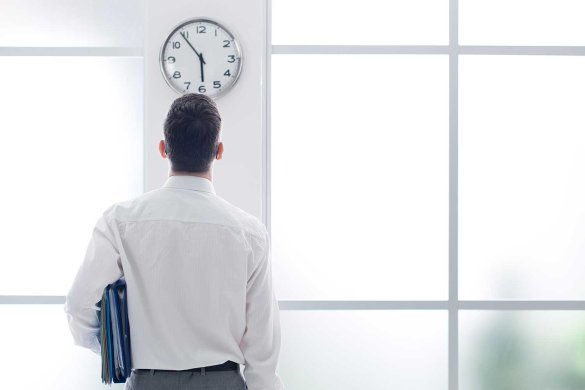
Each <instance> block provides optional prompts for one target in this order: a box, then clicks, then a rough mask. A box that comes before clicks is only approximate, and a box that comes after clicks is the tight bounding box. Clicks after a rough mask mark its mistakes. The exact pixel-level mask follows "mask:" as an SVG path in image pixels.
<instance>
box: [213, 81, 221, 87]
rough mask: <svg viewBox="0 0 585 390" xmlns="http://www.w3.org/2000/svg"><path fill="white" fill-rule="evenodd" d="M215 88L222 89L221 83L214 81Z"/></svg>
mask: <svg viewBox="0 0 585 390" xmlns="http://www.w3.org/2000/svg"><path fill="white" fill-rule="evenodd" d="M213 88H221V83H220V82H219V81H214V82H213Z"/></svg>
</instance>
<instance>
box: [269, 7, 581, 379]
mask: <svg viewBox="0 0 585 390" xmlns="http://www.w3.org/2000/svg"><path fill="white" fill-rule="evenodd" d="M270 6H271V12H269V13H268V15H269V20H268V25H269V26H271V29H270V32H271V34H272V35H271V37H272V38H271V40H269V44H268V50H269V53H271V54H272V55H271V56H270V57H269V59H270V63H269V64H268V65H269V66H268V69H269V75H270V77H269V83H270V84H269V88H268V89H269V93H270V94H269V96H270V99H269V103H270V105H269V107H270V111H269V113H268V116H269V118H270V129H269V131H268V138H269V139H268V141H269V142H268V145H269V150H268V161H269V162H270V164H269V168H268V172H267V174H268V178H269V183H270V185H269V186H268V188H269V194H268V195H269V196H268V199H269V204H270V208H269V211H270V212H269V225H270V230H271V233H272V240H273V255H274V256H273V268H274V275H275V281H276V282H275V285H276V289H277V294H278V296H279V298H280V299H281V302H280V304H281V309H283V310H284V311H283V316H282V318H283V320H282V321H283V328H284V330H285V331H283V337H289V338H294V341H292V340H290V341H287V340H284V341H283V351H282V361H283V362H282V364H281V367H282V368H281V373H282V376H283V380H284V381H285V383H298V386H301V382H300V381H301V379H306V376H308V377H309V378H310V380H304V381H303V382H302V387H303V389H304V390H313V389H315V390H316V389H319V390H328V389H336V388H339V387H340V386H345V385H347V384H348V383H353V382H352V380H353V378H354V377H353V376H352V375H351V374H348V375H347V376H345V375H344V374H343V373H344V372H345V371H346V370H347V372H351V367H356V370H358V372H360V373H362V374H363V373H364V372H369V371H368V370H369V369H370V368H371V367H375V369H374V370H373V372H372V373H369V374H364V375H361V376H360V378H364V377H367V381H368V383H367V386H366V387H368V388H393V387H396V388H400V387H404V388H405V387H408V388H412V389H428V388H434V389H450V390H457V389H462V390H463V389H483V388H485V389H496V388H498V389H503V388H514V389H533V388H535V387H537V386H539V385H540V384H543V383H544V384H546V386H547V387H549V388H555V389H563V390H570V389H573V388H581V387H583V386H584V385H585V374H584V372H585V371H584V370H583V354H582V345H583V339H584V338H583V337H584V335H585V321H584V320H583V316H584V311H585V301H584V297H585V289H584V288H583V283H582V281H583V280H584V279H585V265H584V264H585V262H584V261H583V259H584V256H585V246H584V245H583V242H584V241H583V237H584V235H585V231H584V230H583V229H584V228H585V209H584V208H583V202H582V201H581V199H583V198H584V197H585V187H584V186H583V180H582V177H583V169H582V167H583V166H585V161H584V160H583V157H582V156H583V150H585V138H584V136H583V134H585V122H584V120H583V116H582V107H585V95H584V94H583V92H582V91H583V90H585V78H584V77H583V72H582V69H583V67H584V66H585V63H584V62H583V61H584V56H585V47H584V46H583V45H585V30H584V29H583V23H581V19H580V18H579V16H580V15H582V14H583V11H584V8H583V7H584V6H583V2H581V1H576V0H563V1H559V2H553V1H539V2H532V1H528V0H526V1H525V0H514V1H487V0H450V1H448V2H447V1H432V2H425V1H413V2H410V1H408V2H407V1H398V0H397V1H386V2H383V1H373V0H372V1H370V0H368V1H366V2H361V3H355V2H353V3H350V2H344V1H342V2H330V1H328V0H321V1H317V2H311V7H309V6H308V5H307V4H304V2H302V1H301V2H290V1H284V0H272V2H271V4H270ZM309 8H310V9H311V12H307V9H309ZM493 26H498V28H493ZM307 324H311V325H307ZM381 324H382V325H381ZM397 334H400V335H401V337H397V338H394V337H395V336H396V335H397ZM416 334H418V335H419V337H420V338H417V337H416V336H415V335H416ZM369 340H377V341H378V343H376V342H370V341H369ZM364 345H366V346H367V347H364ZM316 346H319V347H316ZM306 350H310V351H311V354H310V356H307V355H306V354H304V355H303V354H302V352H301V351H303V352H306ZM381 350H383V351H385V352H384V353H381V354H379V351H381ZM301 356H302V358H301ZM397 356H403V357H404V359H400V358H398V359H396V357H397ZM412 356H420V360H419V359H413V360H410V357H412ZM551 356H552V357H554V359H552V358H551ZM315 366H317V367H319V368H323V367H332V370H333V368H335V374H334V375H333V374H332V375H327V377H328V378H331V377H334V378H335V379H334V380H328V381H325V380H323V378H322V377H321V376H322V375H323V371H322V372H321V373H318V372H315V373H313V372H312V371H311V370H312V367H315ZM338 367H344V368H346V370H337V368H338ZM542 367H546V368H547V369H546V370H542V369H541V368H542ZM323 370H326V369H323ZM364 370H365V371H364ZM340 371H341V373H340ZM299 372H303V373H306V376H305V374H304V376H303V378H301V377H300V376H299V375H298V373H299ZM337 378H339V382H336V380H337ZM511 381H513V382H511ZM362 384H363V382H362ZM537 384H538V385H537ZM350 387H352V386H350ZM354 387H355V386H354Z"/></svg>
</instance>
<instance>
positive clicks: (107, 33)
mask: <svg viewBox="0 0 585 390" xmlns="http://www.w3.org/2000/svg"><path fill="white" fill-rule="evenodd" d="M143 23H144V2H142V1H140V0H125V1H116V0H99V1H78V0H56V1H55V0H53V1H45V0H26V1H22V0H2V12H0V46H130V47H139V46H142V42H143V39H142V35H143Z"/></svg>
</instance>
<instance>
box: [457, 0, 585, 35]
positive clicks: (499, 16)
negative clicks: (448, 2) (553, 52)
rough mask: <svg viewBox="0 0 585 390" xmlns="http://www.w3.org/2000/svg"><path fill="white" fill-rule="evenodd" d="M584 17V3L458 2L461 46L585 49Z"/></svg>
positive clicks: (566, 0) (576, 0)
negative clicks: (570, 47)
mask: <svg viewBox="0 0 585 390" xmlns="http://www.w3.org/2000/svg"><path fill="white" fill-rule="evenodd" d="M583 15H585V1H583V0H541V1H534V0H459V43H461V44H463V45H512V46H513V45H538V46H548V45H551V46H554V45H561V46H571V45H577V46H580V45H585V23H583ZM494 26H497V28H494Z"/></svg>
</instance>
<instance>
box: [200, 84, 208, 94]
mask: <svg viewBox="0 0 585 390" xmlns="http://www.w3.org/2000/svg"><path fill="white" fill-rule="evenodd" d="M206 91H207V90H206V89H205V85H201V86H199V92H201V93H205V92H206Z"/></svg>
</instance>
